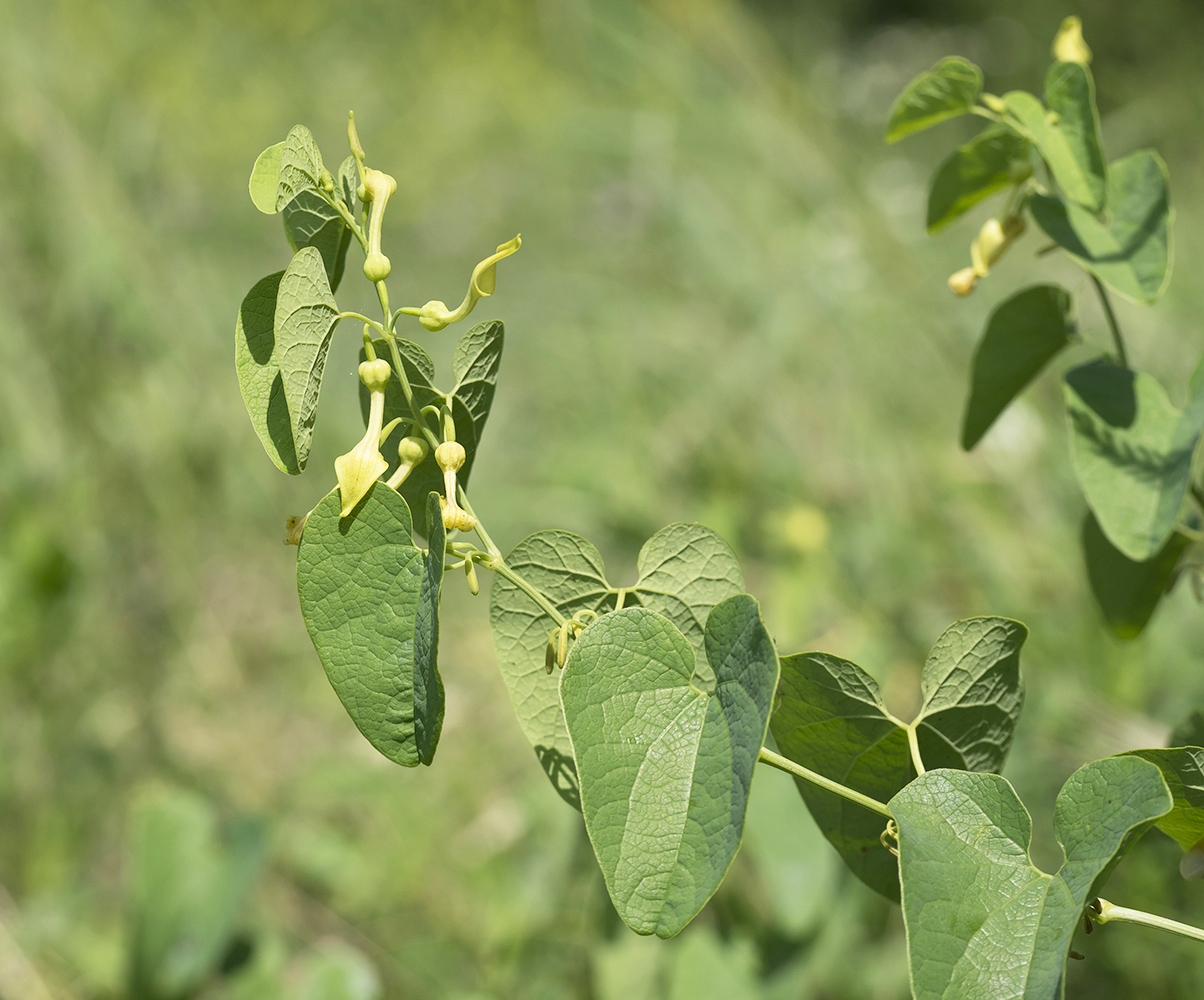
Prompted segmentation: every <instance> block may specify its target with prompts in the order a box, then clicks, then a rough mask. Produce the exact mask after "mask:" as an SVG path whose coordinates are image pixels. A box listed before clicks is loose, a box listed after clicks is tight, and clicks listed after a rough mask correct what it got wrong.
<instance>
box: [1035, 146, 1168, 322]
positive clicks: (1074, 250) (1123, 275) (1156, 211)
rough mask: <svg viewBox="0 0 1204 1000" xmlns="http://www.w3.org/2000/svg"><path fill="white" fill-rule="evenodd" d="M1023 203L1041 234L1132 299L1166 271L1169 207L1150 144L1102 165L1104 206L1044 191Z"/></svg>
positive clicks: (1148, 298)
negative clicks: (1096, 208)
mask: <svg viewBox="0 0 1204 1000" xmlns="http://www.w3.org/2000/svg"><path fill="white" fill-rule="evenodd" d="M1029 209H1030V211H1031V212H1032V215H1033V218H1034V219H1035V220H1036V222H1037V225H1039V226H1040V227H1041V228H1042V229H1043V230H1044V231H1045V234H1046V235H1047V236H1048V237H1049V238H1050V239H1051V240H1053V241H1054V242H1055V243H1057V244H1058V245H1059V246H1060V247H1062V248H1063V249H1064V250H1065V251H1066V252H1067V253H1069V254H1070V256H1072V257H1073V258H1074V259H1075V260H1077V261H1078V262H1079V263H1080V264H1082V265H1083V267H1085V268H1086V269H1087V270H1088V271H1090V272H1091V273H1092V274H1094V275H1095V276H1096V277H1097V278H1099V279H1100V281H1102V282H1104V283H1105V284H1106V285H1108V286H1110V287H1111V288H1114V289H1115V290H1116V291H1117V292H1119V293H1120V294H1121V295H1123V296H1124V297H1125V298H1128V299H1132V300H1133V301H1134V302H1145V303H1149V302H1154V301H1156V300H1157V299H1158V297H1159V296H1160V295H1161V294H1162V291H1163V289H1164V288H1165V287H1166V283H1167V281H1168V280H1169V279H1170V271H1171V246H1170V239H1171V211H1170V195H1169V181H1168V179H1167V173H1166V164H1165V163H1163V162H1162V158H1161V157H1160V156H1159V155H1158V154H1157V153H1155V152H1154V151H1153V150H1149V149H1141V150H1138V151H1137V152H1136V153H1131V154H1129V155H1128V156H1124V157H1121V158H1120V159H1119V160H1114V161H1113V162H1112V164H1111V166H1110V167H1109V168H1108V204H1107V212H1106V213H1104V214H1103V215H1102V216H1096V215H1095V214H1094V213H1093V212H1092V211H1091V210H1089V209H1087V208H1084V207H1082V206H1080V205H1076V204H1074V203H1073V202H1068V201H1066V200H1064V199H1061V198H1052V197H1049V196H1047V195H1033V196H1032V197H1031V198H1030V199H1029Z"/></svg>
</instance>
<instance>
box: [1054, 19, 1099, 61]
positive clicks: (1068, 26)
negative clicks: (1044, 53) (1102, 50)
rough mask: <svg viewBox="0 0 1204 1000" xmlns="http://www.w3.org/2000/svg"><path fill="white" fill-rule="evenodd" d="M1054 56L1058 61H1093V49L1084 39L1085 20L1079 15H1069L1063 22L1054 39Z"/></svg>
mask: <svg viewBox="0 0 1204 1000" xmlns="http://www.w3.org/2000/svg"><path fill="white" fill-rule="evenodd" d="M1053 57H1054V59H1056V60H1057V61H1058V62H1074V63H1082V64H1083V65H1084V66H1086V65H1088V64H1089V63H1090V62H1091V49H1090V48H1088V46H1087V43H1086V42H1085V41H1083V22H1082V21H1080V20H1079V19H1078V18H1077V17H1068V18H1066V19H1065V20H1064V21H1063V22H1062V26H1061V27H1060V28H1059V29H1058V33H1057V34H1056V35H1055V36H1054V40H1053Z"/></svg>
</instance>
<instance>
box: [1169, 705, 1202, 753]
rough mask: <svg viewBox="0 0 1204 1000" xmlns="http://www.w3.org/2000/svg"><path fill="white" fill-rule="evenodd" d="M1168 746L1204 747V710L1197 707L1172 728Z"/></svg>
mask: <svg viewBox="0 0 1204 1000" xmlns="http://www.w3.org/2000/svg"><path fill="white" fill-rule="evenodd" d="M1166 745H1167V746H1168V747H1204V712H1202V711H1201V710H1200V709H1198V708H1197V709H1195V710H1194V711H1193V712H1192V713H1191V715H1189V716H1188V717H1187V718H1186V719H1184V720H1183V721H1182V722H1180V723H1179V725H1177V726H1175V728H1174V729H1172V730H1171V735H1170V737H1169V739H1168V740H1167V744H1166Z"/></svg>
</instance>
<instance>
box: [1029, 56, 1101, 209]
mask: <svg viewBox="0 0 1204 1000" xmlns="http://www.w3.org/2000/svg"><path fill="white" fill-rule="evenodd" d="M1045 103H1046V104H1047V105H1048V107H1049V110H1050V112H1051V113H1052V114H1053V115H1056V116H1057V124H1056V127H1055V126H1054V125H1053V124H1052V123H1051V121H1050V119H1049V118H1048V116H1047V118H1046V130H1045V139H1044V143H1045V145H1046V146H1047V147H1048V146H1049V145H1050V144H1054V145H1055V146H1056V151H1055V152H1054V153H1053V160H1052V161H1051V162H1050V169H1051V170H1053V171H1054V177H1055V178H1056V179H1057V181H1058V184H1059V185H1061V188H1062V190H1063V191H1064V192H1065V193H1066V196H1067V197H1068V198H1070V200H1071V201H1074V202H1078V203H1079V204H1080V205H1083V206H1085V207H1087V208H1090V209H1093V210H1095V211H1098V210H1099V209H1101V208H1103V207H1104V196H1105V194H1106V177H1107V161H1105V159H1104V151H1103V147H1102V146H1101V144H1100V128H1099V112H1098V111H1097V110H1096V108H1095V82H1094V81H1093V80H1092V78H1091V70H1089V69H1088V68H1087V67H1086V65H1084V64H1083V63H1078V62H1059V63H1054V64H1053V65H1052V66H1050V67H1049V72H1047V73H1046V74H1045ZM1055 162H1056V163H1058V165H1059V166H1058V167H1055V166H1054V163H1055Z"/></svg>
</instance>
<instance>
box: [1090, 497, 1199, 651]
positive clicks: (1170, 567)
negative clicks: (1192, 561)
mask: <svg viewBox="0 0 1204 1000" xmlns="http://www.w3.org/2000/svg"><path fill="white" fill-rule="evenodd" d="M1081 538H1082V543H1083V558H1084V560H1085V562H1086V564H1087V581H1088V582H1089V583H1090V584H1091V593H1092V594H1094V595H1095V602H1096V604H1098V605H1099V609H1100V611H1101V612H1102V613H1103V615H1104V621H1105V622H1106V623H1107V625H1108V628H1109V629H1110V630H1111V631H1112V634H1113V635H1115V636H1116V637H1117V638H1118V639H1134V638H1136V637H1137V636H1139V635H1140V634H1141V631H1142V629H1144V628H1145V626H1146V623H1147V622H1148V621H1149V620H1150V616H1151V615H1153V613H1154V609H1155V608H1157V607H1158V602H1159V601H1161V600H1162V598H1163V595H1165V594H1166V593H1167V591H1168V590H1169V589H1170V587H1171V586H1172V585H1173V584H1174V580H1175V567H1176V566H1178V565H1179V557H1180V556H1182V555H1183V553H1184V551H1185V550H1186V549H1187V546H1188V545H1189V544H1190V539H1189V538H1188V537H1187V536H1186V535H1184V534H1182V533H1181V532H1178V531H1175V532H1172V533H1171V536H1170V538H1168V539H1167V540H1166V544H1165V545H1163V546H1162V548H1161V549H1159V550H1158V551H1157V552H1156V553H1155V554H1154V555H1153V556H1151V557H1150V558H1149V559H1147V560H1145V561H1144V562H1134V561H1133V560H1132V559H1130V558H1129V557H1128V556H1127V555H1125V554H1124V553H1123V552H1121V551H1120V550H1119V549H1118V548H1117V547H1116V546H1115V545H1113V544H1112V543H1111V542H1110V541H1108V539H1107V536H1105V535H1104V533H1103V531H1101V530H1100V526H1099V522H1098V521H1096V519H1095V515H1094V514H1092V513H1091V512H1090V511H1088V512H1087V514H1086V516H1085V517H1084V518H1083V530H1082V534H1081Z"/></svg>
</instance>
